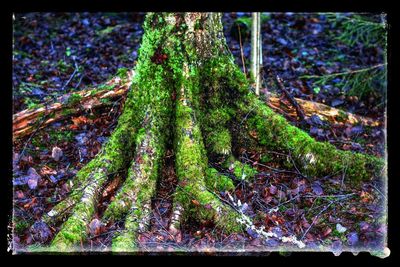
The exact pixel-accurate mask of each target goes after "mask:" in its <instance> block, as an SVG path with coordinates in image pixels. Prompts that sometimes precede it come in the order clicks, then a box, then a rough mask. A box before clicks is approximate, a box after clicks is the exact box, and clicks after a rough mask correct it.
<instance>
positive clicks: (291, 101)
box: [275, 75, 305, 123]
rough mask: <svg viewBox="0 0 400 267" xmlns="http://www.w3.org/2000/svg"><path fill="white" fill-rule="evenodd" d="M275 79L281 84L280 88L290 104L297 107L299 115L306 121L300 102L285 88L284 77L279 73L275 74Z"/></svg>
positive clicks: (302, 120)
mask: <svg viewBox="0 0 400 267" xmlns="http://www.w3.org/2000/svg"><path fill="white" fill-rule="evenodd" d="M275 80H276V83H277V84H278V86H279V89H280V90H281V91H282V92H283V93H284V95H285V96H286V98H287V99H288V100H289V102H290V104H292V105H293V107H294V108H295V109H296V113H297V116H299V118H300V120H301V122H302V123H304V122H305V115H304V111H303V110H302V108H301V107H300V106H299V103H297V101H296V100H295V99H294V97H293V96H292V95H291V94H290V93H289V91H288V90H287V89H286V88H285V86H284V85H283V81H282V79H281V78H280V77H279V76H278V75H276V76H275Z"/></svg>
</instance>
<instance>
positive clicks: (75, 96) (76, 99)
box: [67, 93, 82, 105]
mask: <svg viewBox="0 0 400 267" xmlns="http://www.w3.org/2000/svg"><path fill="white" fill-rule="evenodd" d="M81 100H82V96H81V95H80V94H77V93H73V94H71V95H70V97H69V98H68V100H67V105H75V104H77V103H79V102H80V101H81Z"/></svg>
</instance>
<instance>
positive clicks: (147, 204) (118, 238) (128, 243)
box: [111, 199, 151, 252]
mask: <svg viewBox="0 0 400 267" xmlns="http://www.w3.org/2000/svg"><path fill="white" fill-rule="evenodd" d="M136 203H137V205H138V207H137V208H133V209H131V210H130V211H129V213H128V215H127V216H126V219H125V229H124V230H122V231H121V232H119V233H118V234H116V235H115V236H114V238H113V240H112V245H111V249H112V251H113V252H133V251H138V250H139V246H138V243H137V237H138V235H139V234H140V233H143V232H145V231H146V230H147V228H148V223H149V221H150V215H151V199H148V200H142V202H136ZM139 206H140V208H139Z"/></svg>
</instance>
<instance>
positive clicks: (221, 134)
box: [208, 129, 232, 155]
mask: <svg viewBox="0 0 400 267" xmlns="http://www.w3.org/2000/svg"><path fill="white" fill-rule="evenodd" d="M208 142H209V145H210V146H211V150H212V152H215V153H217V154H225V155H227V154H229V153H230V151H231V143H232V139H231V134H230V133H229V131H228V130H227V129H221V130H220V131H214V132H212V133H211V134H210V136H209V138H208Z"/></svg>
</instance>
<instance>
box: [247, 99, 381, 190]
mask: <svg viewBox="0 0 400 267" xmlns="http://www.w3.org/2000/svg"><path fill="white" fill-rule="evenodd" d="M245 100H246V101H248V102H247V103H249V105H248V106H241V107H240V108H241V110H242V111H244V112H246V114H247V113H249V116H248V118H247V119H246V123H247V126H248V129H253V130H255V131H256V139H257V141H258V142H259V144H260V145H263V146H266V147H267V148H268V149H269V150H272V151H281V152H283V153H286V154H288V153H290V154H291V156H292V158H293V159H294V161H295V162H296V165H297V167H298V168H300V170H301V171H303V172H304V174H306V175H308V176H311V177H321V176H326V175H335V174H336V175H337V174H339V175H340V174H341V173H345V175H346V177H347V181H348V182H350V183H358V182H360V181H361V180H366V179H371V178H373V177H374V176H379V175H380V173H381V171H382V168H383V166H384V161H383V160H381V159H378V158H375V157H373V156H368V155H363V154H359V153H353V152H350V151H341V150H337V149H336V148H335V147H334V146H333V145H331V144H329V143H326V142H318V141H316V140H314V139H313V138H312V137H311V136H309V135H308V134H307V133H306V132H304V131H303V130H301V129H299V128H297V127H295V126H292V125H290V123H289V122H287V121H286V120H285V119H284V118H283V117H282V116H281V115H278V114H276V113H274V112H273V111H272V110H271V109H270V108H269V107H267V106H266V105H264V104H263V103H261V102H260V101H259V100H257V99H255V98H254V96H252V95H247V96H245Z"/></svg>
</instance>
